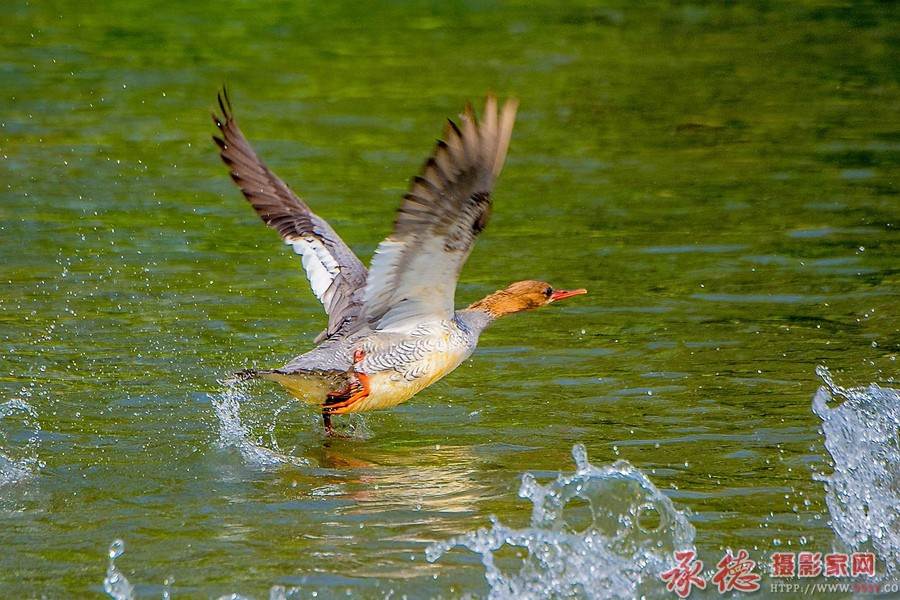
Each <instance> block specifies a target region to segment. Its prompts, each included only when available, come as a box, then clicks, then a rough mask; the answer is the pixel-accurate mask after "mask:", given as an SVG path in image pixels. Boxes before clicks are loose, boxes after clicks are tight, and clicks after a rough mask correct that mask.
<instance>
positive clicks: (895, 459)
mask: <svg viewBox="0 0 900 600" xmlns="http://www.w3.org/2000/svg"><path fill="white" fill-rule="evenodd" d="M816 373H817V374H818V375H819V377H821V378H822V380H823V381H824V382H825V386H824V387H821V388H819V390H818V392H817V393H816V395H815V397H814V398H813V403H812V410H813V412H814V413H815V414H816V415H818V417H819V418H820V419H822V430H823V432H824V434H825V448H826V449H827V450H828V453H829V454H831V458H832V460H833V461H834V470H833V472H832V474H831V475H822V476H820V477H819V479H820V480H821V481H823V482H824V483H825V502H826V503H827V505H828V512H829V513H830V514H831V526H832V528H833V529H834V532H835V533H836V534H837V536H838V538H839V540H840V542H841V543H842V544H844V545H845V546H846V548H847V549H848V550H849V551H850V552H875V554H876V555H877V556H878V557H879V558H880V559H881V561H880V562H881V563H882V564H883V565H884V570H885V572H884V573H883V574H882V576H883V577H884V576H887V578H896V577H897V576H898V575H900V512H898V507H900V440H898V432H900V391H897V390H892V389H888V388H881V387H879V386H877V385H875V384H872V385H870V386H869V387H868V388H853V389H846V388H843V387H841V386H839V385H837V384H835V382H834V380H833V379H832V378H831V374H830V373H829V372H828V369H826V368H825V367H819V368H817V369H816ZM835 397H837V398H843V399H844V402H843V403H842V404H840V405H837V406H834V407H833V408H830V407H829V406H828V403H829V402H831V401H833V400H834V399H835Z"/></svg>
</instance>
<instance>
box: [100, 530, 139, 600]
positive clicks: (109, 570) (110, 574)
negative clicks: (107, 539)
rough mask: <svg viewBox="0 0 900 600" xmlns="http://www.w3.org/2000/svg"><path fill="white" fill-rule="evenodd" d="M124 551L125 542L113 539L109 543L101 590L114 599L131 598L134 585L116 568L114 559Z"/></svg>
mask: <svg viewBox="0 0 900 600" xmlns="http://www.w3.org/2000/svg"><path fill="white" fill-rule="evenodd" d="M123 552H125V542H123V541H122V540H114V541H113V543H112V544H110V545H109V566H107V567H106V577H105V578H104V579H103V591H105V592H106V593H107V594H109V596H110V597H111V598H115V600H133V599H134V586H133V585H131V584H130V583H128V579H126V578H125V576H124V575H123V574H122V573H121V572H120V571H119V569H117V568H116V559H117V558H119V557H120V556H122V553H123Z"/></svg>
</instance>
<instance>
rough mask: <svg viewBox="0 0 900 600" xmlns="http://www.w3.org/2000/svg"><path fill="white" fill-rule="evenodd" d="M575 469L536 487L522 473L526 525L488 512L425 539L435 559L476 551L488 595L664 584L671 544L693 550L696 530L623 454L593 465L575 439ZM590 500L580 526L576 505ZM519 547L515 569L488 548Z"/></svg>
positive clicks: (613, 593)
mask: <svg viewBox="0 0 900 600" xmlns="http://www.w3.org/2000/svg"><path fill="white" fill-rule="evenodd" d="M572 456H573V458H574V459H575V466H576V470H575V473H574V474H572V475H560V476H559V477H557V479H556V480H555V481H553V482H550V483H549V484H547V485H546V486H542V485H540V484H539V483H537V481H535V479H534V477H533V476H532V475H530V474H528V473H526V474H525V475H523V477H522V485H521V488H520V489H519V496H520V497H522V498H526V499H528V500H530V501H531V503H532V504H533V508H532V516H531V526H530V527H527V528H525V529H512V528H509V527H506V526H505V525H503V524H502V523H500V522H499V521H498V520H497V519H496V518H492V519H491V528H490V529H486V528H481V529H479V530H478V531H476V532H474V533H468V534H465V535H462V536H460V537H457V538H453V539H450V540H447V541H444V542H438V543H435V544H432V545H431V546H429V547H428V548H427V549H426V551H425V555H426V558H427V559H428V560H429V561H431V562H434V561H436V560H438V559H439V558H440V557H441V556H442V555H443V554H444V553H445V552H447V551H448V550H450V549H451V548H453V547H454V546H463V547H465V548H468V549H469V550H471V551H473V552H475V553H477V554H480V555H481V562H482V564H483V565H484V567H485V579H486V580H487V583H488V585H489V586H490V594H489V596H488V597H489V598H491V599H494V600H500V599H507V598H509V599H529V598H534V599H539V598H571V597H580V598H633V597H638V596H641V595H643V594H645V593H646V592H647V589H648V588H652V589H656V588H655V587H654V586H658V587H659V589H660V590H662V589H663V587H662V585H661V582H660V580H659V574H660V573H662V572H663V571H665V570H666V569H668V568H671V567H672V566H673V565H674V563H673V562H672V561H673V558H672V557H673V553H674V551H675V550H685V549H692V548H693V543H694V536H695V530H694V527H693V526H692V525H691V524H690V522H688V520H687V517H686V516H685V515H684V514H683V513H681V512H679V511H678V510H677V509H676V508H675V507H674V505H673V504H672V501H671V500H670V499H669V498H668V497H666V496H665V495H663V494H662V493H661V492H660V491H659V490H658V489H656V487H655V486H654V485H653V483H651V482H650V480H649V479H648V478H647V477H646V476H645V475H644V474H643V473H642V472H641V471H640V470H638V469H637V468H635V467H633V466H632V465H630V464H629V463H628V462H626V461H624V460H620V461H617V462H616V463H614V464H612V465H609V466H604V467H594V466H593V465H591V464H590V463H589V462H588V457H587V451H586V450H585V448H584V446H582V445H581V444H578V445H576V446H575V447H574V448H573V449H572ZM584 502H586V503H587V504H588V505H589V507H590V523H589V524H587V525H586V526H585V527H579V526H578V525H577V523H576V522H575V520H576V515H575V513H577V512H578V511H577V506H578V505H579V504H583V503H584ZM503 546H510V547H519V548H525V549H526V550H527V551H528V555H527V556H526V557H525V559H524V560H523V562H522V564H521V567H520V568H519V570H518V572H517V573H514V574H507V573H504V572H502V571H501V570H500V569H499V568H498V567H497V565H496V564H495V554H494V553H495V552H497V551H498V550H500V549H501V548H502V547H503Z"/></svg>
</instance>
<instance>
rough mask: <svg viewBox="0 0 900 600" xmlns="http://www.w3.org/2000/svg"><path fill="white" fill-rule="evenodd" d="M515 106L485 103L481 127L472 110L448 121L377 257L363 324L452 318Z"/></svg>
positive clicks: (396, 325) (398, 325) (396, 326)
mask: <svg viewBox="0 0 900 600" xmlns="http://www.w3.org/2000/svg"><path fill="white" fill-rule="evenodd" d="M516 107H517V102H516V101H515V100H513V99H510V100H507V102H506V103H505V104H504V105H503V108H502V110H500V111H499V113H498V106H497V99H496V98H495V97H494V96H489V97H488V98H487V101H486V102H485V107H484V114H483V116H482V121H481V123H478V122H476V120H475V116H474V114H473V112H472V107H471V105H467V106H466V108H465V112H464V113H463V114H462V115H461V119H462V120H461V125H460V126H457V125H456V124H455V123H453V121H448V124H447V126H446V128H445V129H444V138H445V139H444V140H443V141H438V143H437V147H436V148H435V150H434V153H433V154H432V156H431V158H429V159H428V161H427V162H426V163H425V166H424V167H423V168H422V172H421V174H420V175H419V176H418V177H416V178H415V179H414V180H413V182H412V185H411V187H410V191H409V193H408V194H407V195H406V196H405V197H404V200H403V204H402V205H401V206H400V210H399V212H398V214H397V218H396V220H395V222H394V231H393V233H391V235H390V236H389V237H388V238H387V239H385V240H384V241H383V242H381V244H379V246H378V248H377V249H376V251H375V256H374V258H373V259H372V264H371V266H370V269H369V278H368V282H367V283H366V288H365V296H364V300H363V302H364V306H363V316H364V318H363V319H362V321H361V323H360V324H359V325H363V324H366V325H368V326H369V327H372V328H373V329H377V330H403V329H407V328H409V327H411V326H414V325H415V324H416V323H417V322H421V321H422V320H426V319H432V318H441V319H449V318H451V317H452V315H453V299H454V298H453V296H454V292H455V290H456V282H457V280H458V279H459V272H460V270H461V269H462V266H463V263H465V261H466V258H468V256H469V253H470V252H471V250H472V245H473V244H474V242H475V238H476V237H478V234H479V233H480V232H481V230H482V229H484V227H485V225H486V224H487V221H488V217H489V216H490V212H491V191H492V190H493V187H494V181H495V180H496V178H497V176H498V175H499V174H500V169H501V168H502V167H503V161H504V159H505V158H506V150H507V147H508V146H509V139H510V136H511V135H512V128H513V122H514V121H515V116H516Z"/></svg>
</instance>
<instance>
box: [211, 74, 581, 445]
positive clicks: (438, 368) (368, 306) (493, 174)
mask: <svg viewBox="0 0 900 600" xmlns="http://www.w3.org/2000/svg"><path fill="white" fill-rule="evenodd" d="M218 100H219V108H220V109H221V112H222V117H221V118H220V117H219V116H218V115H217V114H216V113H213V120H214V122H215V124H216V126H217V127H218V128H219V131H220V132H221V137H218V136H214V137H213V139H214V140H215V142H216V144H217V145H218V146H219V150H220V155H221V157H222V160H223V161H224V162H225V164H226V165H228V168H229V170H230V172H231V178H232V179H233V180H234V182H235V183H236V184H237V185H238V187H239V188H240V189H241V192H243V194H244V197H245V198H246V199H247V200H248V201H249V202H250V204H251V205H252V206H253V208H254V209H255V210H256V212H257V214H259V216H260V217H261V218H262V220H263V221H264V222H265V224H266V225H268V226H269V227H271V228H273V229H275V230H276V231H277V232H278V233H279V234H281V237H282V239H283V240H284V242H285V243H286V244H288V245H290V246H291V247H292V248H293V250H294V252H296V253H297V254H299V255H300V256H301V260H302V263H303V267H304V269H305V270H306V275H307V278H308V279H309V283H310V286H311V287H312V291H313V293H314V294H315V296H316V297H317V298H318V299H319V300H320V301H321V302H322V305H323V306H324V308H325V312H326V313H327V314H328V326H327V327H326V328H325V330H324V331H323V332H322V333H321V334H319V336H318V337H316V339H315V342H316V343H317V344H318V345H317V346H316V347H315V348H314V349H312V350H310V351H309V352H307V353H305V354H302V355H300V356H298V357H297V358H295V359H293V360H292V361H290V362H289V363H288V364H286V365H285V366H283V367H281V368H279V369H271V370H245V371H241V372H240V373H237V374H236V376H235V377H234V378H232V379H231V380H229V382H230V383H234V382H237V381H244V380H246V379H251V378H254V377H263V378H265V379H270V380H273V381H277V382H278V383H280V384H281V385H283V386H284V387H285V388H286V389H287V391H288V392H289V393H290V394H291V395H293V396H294V397H295V398H297V399H299V400H302V401H304V402H307V403H309V404H313V405H315V406H318V407H320V409H321V411H322V419H323V422H324V426H325V432H326V435H329V436H331V435H337V434H336V433H335V432H334V430H333V428H332V424H331V415H334V414H343V413H351V412H360V411H369V410H375V409H380V408H386V407H389V406H394V405H397V404H400V403H401V402H403V401H405V400H408V399H409V398H410V397H412V396H413V395H415V394H416V393H417V392H419V391H421V390H422V389H424V388H426V387H428V386H429V385H431V384H432V383H434V382H435V381H437V380H439V379H440V378H442V377H443V376H445V375H447V374H448V373H450V372H451V371H453V370H454V369H455V368H456V367H458V366H459V365H460V364H461V363H462V362H463V361H464V360H465V359H466V358H468V357H469V356H470V355H471V354H472V352H473V351H474V350H475V346H476V345H477V343H478V337H479V335H480V334H481V332H482V331H484V329H485V328H486V327H487V326H488V325H490V324H491V323H493V322H494V320H496V319H498V318H499V317H503V316H506V315H511V314H515V313H518V312H522V311H526V310H531V309H534V308H539V307H541V306H546V305H547V304H550V303H552V302H556V301H557V300H562V299H563V298H569V297H571V296H576V295H578V294H584V293H586V291H587V290H585V289H583V288H582V289H575V290H557V289H554V288H553V287H552V286H550V285H549V284H547V283H544V282H541V281H519V282H517V283H513V284H512V285H510V286H509V287H507V288H506V289H503V290H499V291H497V292H494V293H493V294H490V295H489V296H487V297H486V298H484V299H482V300H479V301H478V302H475V303H474V304H472V305H470V306H469V307H468V308H464V309H462V310H455V309H454V292H455V290H456V283H457V280H458V278H459V273H460V270H461V269H462V266H463V263H465V261H466V258H467V257H468V256H469V253H470V252H471V250H472V246H473V244H474V242H475V239H476V238H477V237H478V234H480V233H481V231H482V230H483V229H484V227H485V225H486V224H487V221H488V217H489V216H490V213H491V191H492V190H493V187H494V181H495V180H496V179H497V176H498V175H499V174H500V169H501V167H502V166H503V162H504V160H505V158H506V150H507V147H508V145H509V140H510V136H511V134H512V128H513V122H514V120H515V115H516V107H517V104H518V103H517V101H516V100H514V99H510V100H507V101H506V103H505V104H504V105H503V107H502V108H501V109H500V110H499V112H498V105H497V99H496V97H494V96H493V95H491V96H488V98H487V101H486V102H485V107H484V112H483V115H482V121H481V123H478V122H477V121H476V119H475V115H474V113H473V110H472V106H471V104H467V105H466V107H465V110H464V112H463V114H462V115H461V116H460V118H461V124H460V125H459V126H457V125H456V124H455V123H454V122H453V121H450V120H448V123H447V125H446V127H445V129H444V140H442V141H438V143H437V147H436V148H435V150H434V153H433V154H432V155H431V158H429V159H428V161H427V162H426V163H425V165H424V167H423V168H422V171H421V174H420V175H419V176H418V177H415V178H414V179H413V180H412V184H411V186H410V191H409V193H408V194H406V196H405V197H404V200H403V203H402V205H401V206H400V209H399V212H398V214H397V217H396V220H395V222H394V229H393V233H391V235H390V236H389V237H388V238H387V239H385V240H384V241H382V242H381V244H379V245H378V247H377V249H376V250H375V256H374V257H373V258H372V263H371V266H370V268H369V269H368V270H366V268H365V267H364V266H363V264H362V263H361V262H360V260H359V259H358V258H357V257H356V255H355V254H354V253H353V251H352V250H351V249H350V248H349V247H348V246H347V245H346V244H345V243H344V242H343V241H342V240H341V238H340V237H339V236H338V235H337V233H335V232H334V230H333V229H332V228H331V227H330V226H329V225H328V223H327V222H325V220H323V219H322V218H320V217H318V216H317V215H315V214H314V213H313V212H312V211H311V210H310V209H309V207H308V206H307V205H306V203H305V202H303V200H301V199H300V198H299V197H297V195H295V194H294V192H292V191H291V189H290V188H289V187H288V186H287V185H286V184H285V183H284V182H283V181H282V180H281V179H280V178H279V177H278V176H276V175H275V174H274V173H273V172H272V171H270V170H269V168H268V167H266V165H265V163H263V162H262V160H260V158H259V157H258V156H257V155H256V152H254V150H253V148H252V147H251V146H250V142H248V141H247V138H245V137H244V134H243V133H241V130H240V129H239V128H238V125H237V123H236V121H235V119H234V111H233V109H232V106H231V101H230V100H229V98H228V95H227V92H226V91H224V90H223V91H222V92H221V93H220V94H219V96H218Z"/></svg>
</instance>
